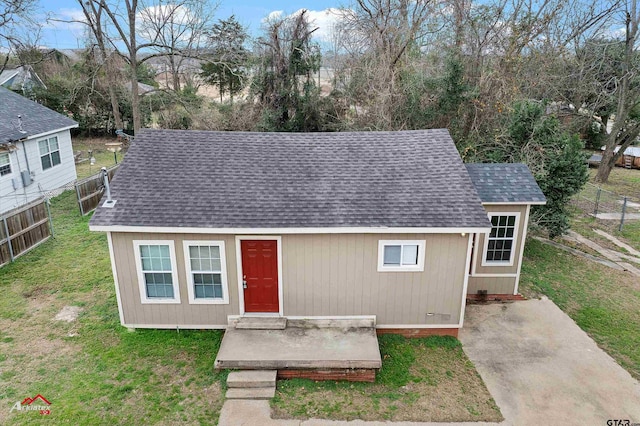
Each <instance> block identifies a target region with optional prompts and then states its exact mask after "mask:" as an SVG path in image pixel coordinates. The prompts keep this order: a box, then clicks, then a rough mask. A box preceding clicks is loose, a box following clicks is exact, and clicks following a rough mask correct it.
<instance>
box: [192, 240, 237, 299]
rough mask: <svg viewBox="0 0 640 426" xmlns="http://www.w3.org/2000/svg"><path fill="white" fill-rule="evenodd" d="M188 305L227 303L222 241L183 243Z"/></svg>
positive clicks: (227, 294)
mask: <svg viewBox="0 0 640 426" xmlns="http://www.w3.org/2000/svg"><path fill="white" fill-rule="evenodd" d="M184 255H185V265H186V269H187V282H188V293H189V303H193V304H198V303H202V304H207V303H211V304H213V303H219V304H227V303H229V293H228V290H227V270H226V260H225V251H224V241H185V242H184Z"/></svg>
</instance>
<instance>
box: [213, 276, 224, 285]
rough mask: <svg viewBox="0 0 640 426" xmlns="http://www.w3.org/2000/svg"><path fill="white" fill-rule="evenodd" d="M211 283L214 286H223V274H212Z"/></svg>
mask: <svg viewBox="0 0 640 426" xmlns="http://www.w3.org/2000/svg"><path fill="white" fill-rule="evenodd" d="M211 282H212V283H214V284H222V274H211Z"/></svg>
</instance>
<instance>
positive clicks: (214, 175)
mask: <svg viewBox="0 0 640 426" xmlns="http://www.w3.org/2000/svg"><path fill="white" fill-rule="evenodd" d="M111 193H112V195H113V198H114V199H115V200H117V201H116V204H115V206H114V207H113V208H107V207H99V208H98V209H97V210H96V212H95V214H94V216H93V218H92V220H91V227H92V229H94V230H103V229H104V228H103V227H108V226H118V227H154V228H155V227H171V228H176V227H177V228H180V227H182V228H209V229H211V228H215V229H223V228H224V229H229V228H233V229H236V228H245V229H246V228H340V229H344V228H351V227H355V228H371V227H375V228H377V227H380V228H386V227H392V228H455V229H458V228H483V229H488V228H489V227H490V223H489V221H488V219H487V213H486V212H485V210H484V208H483V207H482V204H481V202H480V199H479V197H478V194H477V193H476V190H475V188H474V186H473V184H472V183H471V180H470V179H469V176H468V174H467V171H466V169H465V167H464V165H463V163H462V161H461V159H460V157H459V155H458V152H457V150H456V147H455V145H454V143H453V141H452V140H451V137H450V136H449V133H448V132H447V131H446V130H419V131H403V132H353V133H347V132H345V133H257V132H254V133H248V132H207V131H179V130H150V129H144V130H141V131H140V132H138V133H137V134H136V139H135V142H134V143H133V145H132V146H131V148H130V150H129V152H128V153H127V155H126V157H125V159H124V161H123V164H122V166H121V168H120V170H118V172H117V173H116V175H115V178H114V179H113V181H112V185H111ZM103 202H104V200H103ZM121 229H123V228H121ZM104 230H106V229H104Z"/></svg>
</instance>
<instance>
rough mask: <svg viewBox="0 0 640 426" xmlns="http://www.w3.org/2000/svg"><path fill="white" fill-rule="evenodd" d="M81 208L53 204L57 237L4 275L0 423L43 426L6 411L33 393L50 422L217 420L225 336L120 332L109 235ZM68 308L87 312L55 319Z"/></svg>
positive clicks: (71, 202)
mask: <svg viewBox="0 0 640 426" xmlns="http://www.w3.org/2000/svg"><path fill="white" fill-rule="evenodd" d="M75 203H76V200H75V193H74V192H73V191H67V192H65V193H64V194H63V195H61V196H60V197H57V198H55V199H53V200H52V214H53V218H54V227H55V235H56V237H55V238H53V239H50V240H49V241H48V242H46V243H44V244H42V245H41V246H40V247H38V248H36V249H34V250H33V251H32V252H30V253H28V254H26V255H24V256H23V257H21V258H20V259H18V260H17V261H16V262H15V263H13V264H9V265H6V266H4V267H3V268H0V291H1V292H2V297H0V424H33V423H35V422H39V421H42V420H44V418H41V415H40V414H39V413H38V412H16V411H13V412H10V410H11V407H12V406H13V405H14V404H15V403H16V401H22V400H23V399H25V398H27V397H34V396H36V395H37V394H41V395H42V396H44V397H45V398H46V399H47V400H48V401H49V402H51V414H50V415H48V416H46V419H47V420H49V421H51V422H52V424H62V423H68V424H122V425H130V424H153V423H163V424H178V423H186V424H194V423H208V424H212V423H215V422H216V421H217V418H218V415H219V411H220V408H221V406H222V402H223V400H224V394H223V387H224V384H223V383H224V379H225V377H226V376H225V375H224V374H216V373H215V372H214V370H213V362H214V359H215V355H216V353H217V350H218V347H219V344H220V340H221V337H222V333H221V332H219V331H180V332H179V333H178V332H177V331H173V330H137V331H136V332H133V333H130V332H128V331H127V330H126V329H125V328H123V327H121V326H120V324H119V318H118V308H117V305H116V299H115V291H114V286H113V279H112V276H111V266H110V261H109V254H108V249H107V241H106V237H105V235H104V234H102V233H94V232H89V230H88V221H89V218H88V217H84V218H82V217H80V215H79V213H78V208H77V205H76V204H75ZM64 306H77V307H81V308H82V311H81V313H80V315H79V317H78V319H77V320H76V321H73V322H70V323H67V322H63V321H55V320H54V317H55V316H56V314H57V313H58V312H59V311H60V310H61V309H62V308H63V307H64Z"/></svg>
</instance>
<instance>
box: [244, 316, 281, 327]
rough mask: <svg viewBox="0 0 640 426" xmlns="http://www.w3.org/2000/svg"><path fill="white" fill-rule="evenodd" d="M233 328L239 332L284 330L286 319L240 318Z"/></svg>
mask: <svg viewBox="0 0 640 426" xmlns="http://www.w3.org/2000/svg"><path fill="white" fill-rule="evenodd" d="M235 327H236V328H238V329H241V330H284V329H285V328H286V327H287V319H286V318H284V317H276V318H259V317H242V318H238V319H237V320H235Z"/></svg>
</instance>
